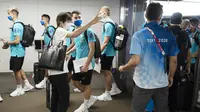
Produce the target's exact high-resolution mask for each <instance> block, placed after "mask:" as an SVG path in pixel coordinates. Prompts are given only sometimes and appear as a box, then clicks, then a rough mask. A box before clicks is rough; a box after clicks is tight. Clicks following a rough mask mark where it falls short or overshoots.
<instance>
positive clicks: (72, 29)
mask: <svg viewBox="0 0 200 112" xmlns="http://www.w3.org/2000/svg"><path fill="white" fill-rule="evenodd" d="M74 29H75V26H71V27H70V29H69V31H70V32H73V31H74ZM70 45H71V39H70V38H66V46H67V47H69V46H70ZM71 56H72V57H74V58H75V57H76V50H75V51H73V52H71Z"/></svg>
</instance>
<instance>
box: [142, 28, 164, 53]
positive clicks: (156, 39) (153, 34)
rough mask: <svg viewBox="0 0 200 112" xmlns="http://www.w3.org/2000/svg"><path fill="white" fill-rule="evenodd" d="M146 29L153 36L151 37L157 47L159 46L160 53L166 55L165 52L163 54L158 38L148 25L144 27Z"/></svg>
mask: <svg viewBox="0 0 200 112" xmlns="http://www.w3.org/2000/svg"><path fill="white" fill-rule="evenodd" d="M146 29H147V30H148V31H149V32H150V33H151V34H152V36H153V38H154V39H155V41H156V44H157V45H158V47H159V49H160V51H161V53H162V55H163V56H165V55H166V54H165V51H164V50H163V48H162V46H161V44H160V42H159V40H158V38H157V37H156V35H155V33H154V32H153V31H152V30H151V29H150V28H148V27H146Z"/></svg>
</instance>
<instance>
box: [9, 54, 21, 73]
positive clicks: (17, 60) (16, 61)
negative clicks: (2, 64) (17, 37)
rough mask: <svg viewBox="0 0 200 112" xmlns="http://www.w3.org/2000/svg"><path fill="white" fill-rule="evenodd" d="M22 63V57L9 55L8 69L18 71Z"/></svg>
mask: <svg viewBox="0 0 200 112" xmlns="http://www.w3.org/2000/svg"><path fill="white" fill-rule="evenodd" d="M23 63H24V57H11V58H10V70H12V71H20V70H21V68H22V66H23Z"/></svg>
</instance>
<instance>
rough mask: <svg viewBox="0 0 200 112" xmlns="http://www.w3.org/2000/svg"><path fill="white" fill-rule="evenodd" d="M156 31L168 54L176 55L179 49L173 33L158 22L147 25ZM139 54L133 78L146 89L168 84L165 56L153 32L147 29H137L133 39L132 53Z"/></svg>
mask: <svg viewBox="0 0 200 112" xmlns="http://www.w3.org/2000/svg"><path fill="white" fill-rule="evenodd" d="M145 27H149V28H150V29H151V30H153V32H154V33H155V35H156V37H157V38H158V40H159V41H160V44H161V46H162V48H163V49H164V51H165V53H166V55H168V56H176V55H177V54H178V53H179V49H178V47H177V44H176V40H175V37H174V36H173V34H172V33H171V32H169V31H167V30H166V29H164V28H162V27H161V26H160V25H159V24H158V23H157V22H150V23H147V24H146V25H145ZM134 54H135V55H139V56H140V63H139V65H138V66H137V67H136V68H135V72H134V76H133V80H134V82H135V83H136V85H137V86H138V87H140V88H144V89H156V88H163V87H167V86H168V75H167V74H166V73H165V71H164V56H163V55H162V54H161V50H160V49H159V47H158V45H157V44H156V42H155V39H154V38H153V36H152V34H151V33H150V32H149V31H148V30H147V29H146V28H144V29H141V30H139V31H137V32H136V33H135V34H134V35H133V37H132V39H131V46H130V55H134Z"/></svg>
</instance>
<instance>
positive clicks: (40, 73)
mask: <svg viewBox="0 0 200 112" xmlns="http://www.w3.org/2000/svg"><path fill="white" fill-rule="evenodd" d="M33 70H34V82H35V84H38V83H40V82H41V81H42V80H43V79H44V75H45V70H44V69H40V68H39V63H38V62H36V63H34V65H33Z"/></svg>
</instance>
